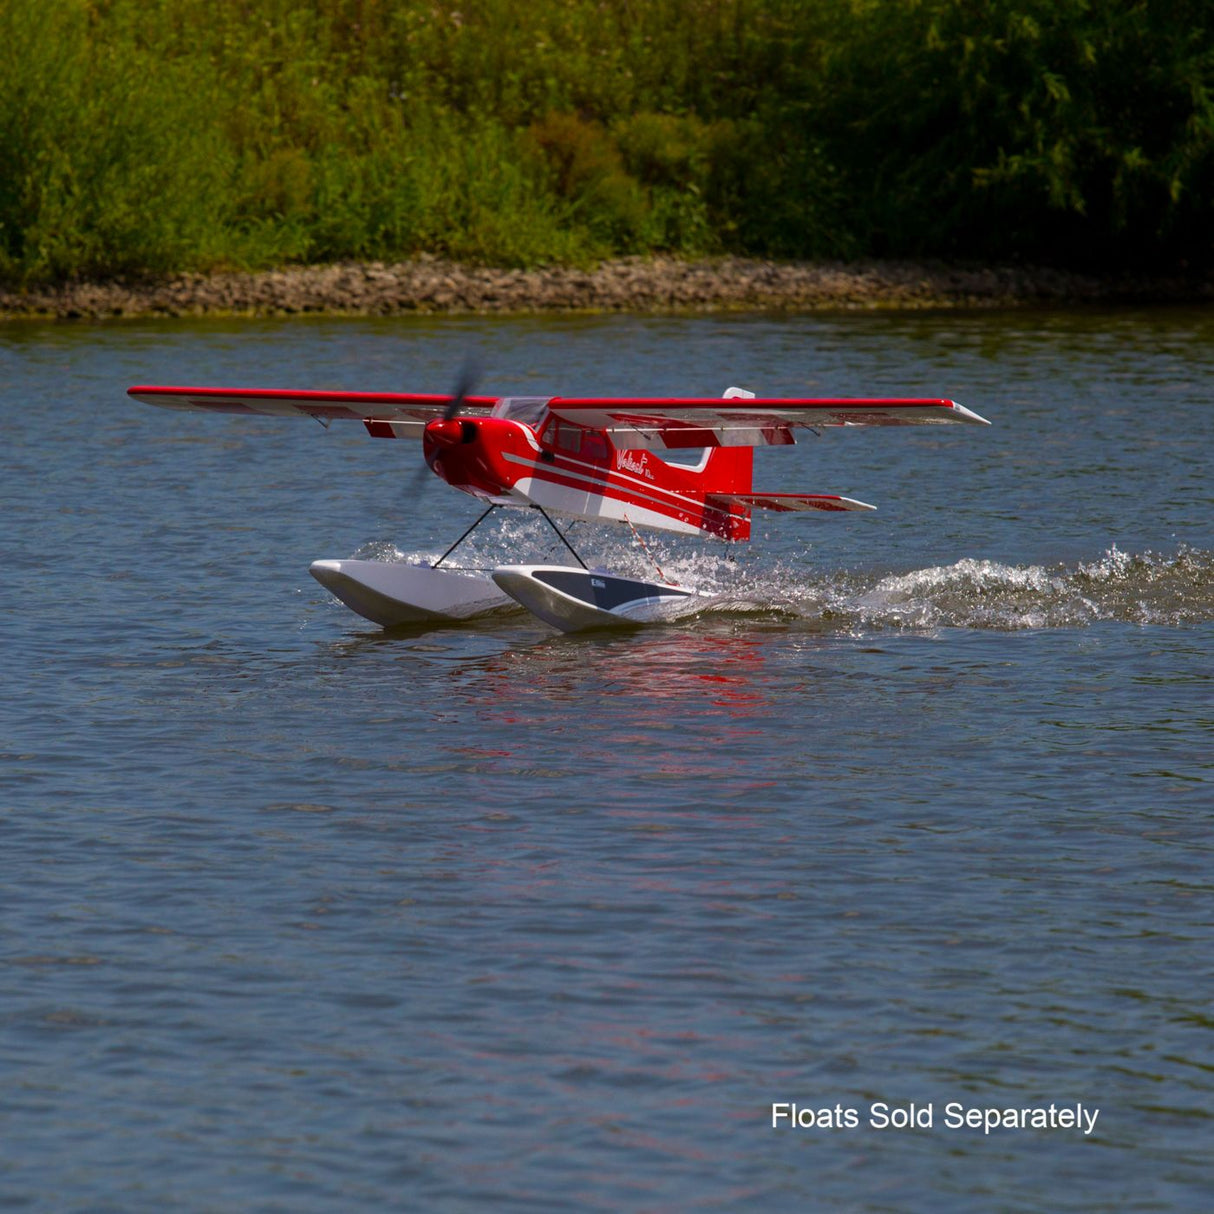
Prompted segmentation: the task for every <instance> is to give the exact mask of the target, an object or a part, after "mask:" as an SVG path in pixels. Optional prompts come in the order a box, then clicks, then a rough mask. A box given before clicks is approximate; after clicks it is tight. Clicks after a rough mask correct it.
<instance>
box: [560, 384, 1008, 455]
mask: <svg viewBox="0 0 1214 1214" xmlns="http://www.w3.org/2000/svg"><path fill="white" fill-rule="evenodd" d="M548 410H549V412H550V413H553V414H555V415H556V416H557V417H559V418H561V419H562V420H565V421H571V422H578V423H579V424H581V425H583V426H589V427H592V428H594V429H604V430H607V431H609V432H610V433H611V436H612V441H613V442H614V443H615V445H616V446H617V447H628V446H638V447H667V448H670V449H678V448H685V447H765V446H786V445H788V444H789V443H793V442H795V441H796V439H795V438H794V437H793V431H794V430H796V429H798V428H802V429H809V430H815V429H817V428H819V427H821V426H922V425H939V424H941V423H949V422H972V423H977V424H979V425H983V426H986V425H989V424H990V423H989V422H988V421H987V420H986V418H984V417H979V416H978V414H977V413H974V412H972V411H971V410H969V409H967V408H966V407H965V406H964V405H959V404H957V402H956V401H952V400H936V399H917V398H900V397H899V398H893V397H875V398H871V399H864V398H827V399H808V398H807V399H779V398H770V399H763V398H759V397H750V398H745V397H736V398H718V397H707V398H699V397H687V398H670V399H662V398H656V397H653V398H645V397H636V398H622V397H621V398H614V399H612V398H610V397H560V396H557V397H553V398H552V399H551V400H549V402H548Z"/></svg>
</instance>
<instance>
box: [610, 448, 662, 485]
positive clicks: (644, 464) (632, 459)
mask: <svg viewBox="0 0 1214 1214" xmlns="http://www.w3.org/2000/svg"><path fill="white" fill-rule="evenodd" d="M615 466H616V467H617V468H622V469H623V470H624V471H625V472H632V473H635V474H636V475H637V476H643V477H644V478H645V479H646V480H649V481H651V480H653V473H652V472H651V471H650V470H649V452H648V451H642V452H640V453H639V454H635V453H634V452H632V451H620V452H618V453H617V455H616V458H615Z"/></svg>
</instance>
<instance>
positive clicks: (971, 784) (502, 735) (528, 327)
mask: <svg viewBox="0 0 1214 1214" xmlns="http://www.w3.org/2000/svg"><path fill="white" fill-rule="evenodd" d="M470 350H471V351H476V352H477V353H478V354H479V357H480V360H481V362H482V363H483V365H484V366H485V368H486V372H485V378H484V381H483V383H482V388H483V390H485V391H490V392H502V393H511V392H513V393H531V392H563V393H567V394H578V393H594V394H606V395H610V394H624V393H632V392H638V391H643V392H645V393H650V394H667V393H668V394H683V393H693V394H705V395H710V394H717V393H719V392H720V391H722V390H723V389H724V388H726V387H728V386H729V385H730V384H739V385H741V386H744V387H748V388H751V389H753V390H755V391H758V392H760V393H762V394H764V395H793V394H796V395H803V394H811V393H813V394H822V395H846V394H873V395H880V394H888V393H907V394H914V395H931V396H936V395H943V396H951V397H953V398H955V399H957V400H960V401H962V402H964V403H965V404H967V405H969V406H970V407H971V408H973V409H975V410H977V411H978V412H979V413H981V414H982V415H984V416H985V417H987V418H989V419H990V420H991V422H992V423H993V425H992V426H991V428H990V429H980V428H978V427H952V428H947V429H935V428H929V429H925V430H915V431H912V430H901V431H899V430H886V431H847V432H841V431H835V432H828V433H826V434H824V435H823V437H822V438H821V439H817V440H815V439H812V438H811V439H810V440H809V442H808V443H801V444H799V445H798V446H797V447H796V448H793V449H783V450H778V449H777V450H769V451H763V452H760V453H759V454H758V456H757V461H756V462H757V471H756V485H757V487H759V488H761V489H767V490H772V491H775V490H795V489H801V490H808V491H815V492H830V493H843V494H847V495H850V496H855V497H859V498H861V499H863V500H865V501H870V502H873V503H875V504H876V505H877V506H878V507H879V511H878V513H876V514H870V515H844V516H823V517H820V518H819V517H812V516H783V517H779V516H769V517H765V518H762V519H760V520H759V523H758V526H757V528H756V538H755V541H754V542H753V543H752V544H751V545H749V546H747V547H745V548H743V549H740V550H734V551H730V550H727V549H725V548H723V547H721V546H707V545H700V544H695V543H691V542H688V541H683V540H674V541H672V540H670V539H665V538H662V537H657V538H655V539H651V540H650V541H649V542H650V553H649V554H647V553H646V552H644V551H643V550H641V549H640V548H638V547H637V546H636V545H635V543H634V542H633V541H632V540H631V537H630V536H629V535H628V534H627V532H618V531H605V530H604V531H598V530H595V529H594V528H590V527H585V526H581V527H577V528H575V529H574V532H573V538H574V539H575V541H577V542H578V543H579V545H580V546H581V547H582V548H583V549H584V550H585V554H586V555H587V557H588V558H591V557H592V558H594V559H596V560H600V561H602V562H604V563H607V564H610V565H612V566H614V567H615V568H617V569H618V570H620V571H621V572H629V571H636V572H640V573H645V572H647V571H650V570H651V569H652V562H653V561H654V560H656V561H657V562H659V563H660V564H661V566H662V568H663V569H664V570H665V571H666V572H667V573H668V574H671V575H674V576H677V577H678V578H680V580H684V581H691V582H694V583H695V584H697V585H699V586H702V587H704V588H706V589H710V590H712V591H714V592H715V594H716V596H717V597H716V598H715V600H714V601H713V603H712V605H711V606H710V608H709V609H708V610H706V611H702V612H700V613H699V614H697V615H695V616H692V617H689V618H685V619H682V620H678V621H675V622H673V623H671V624H670V625H668V626H664V627H655V628H650V629H647V630H643V631H639V632H633V633H621V634H611V633H605V634H599V635H597V636H581V637H565V636H559V635H557V634H555V633H553V632H551V631H550V630H548V629H547V628H545V626H543V625H542V624H540V623H538V622H536V621H534V620H533V619H531V618H530V617H528V616H526V615H524V614H522V613H521V612H520V613H515V614H510V615H506V616H504V617H503V618H500V619H496V620H494V621H492V622H489V623H481V624H479V625H473V626H462V627H453V628H441V629H414V630H405V631H399V632H382V631H380V630H379V629H377V628H376V627H375V626H373V625H371V624H369V623H367V622H365V621H363V620H361V619H359V618H358V617H356V616H354V615H351V614H350V613H349V612H347V611H346V610H345V609H344V608H342V607H341V606H340V605H339V604H338V603H336V602H335V601H334V600H333V599H331V598H329V597H328V596H327V595H326V594H325V592H324V591H323V590H322V589H321V588H320V587H319V586H318V585H317V584H316V583H315V582H313V581H312V579H311V578H310V577H309V576H308V573H307V566H308V563H309V562H310V561H311V560H313V559H316V558H320V557H343V556H349V555H353V554H356V553H357V554H359V555H363V556H368V555H373V556H380V557H389V558H391V557H393V556H396V557H399V558H402V559H416V558H418V557H422V556H430V557H433V556H435V555H437V554H438V553H439V552H441V551H442V550H443V548H445V547H446V546H447V544H448V543H449V542H450V541H451V540H453V539H454V538H455V537H456V536H457V535H458V534H459V532H460V531H462V530H463V528H464V527H465V526H467V525H468V524H469V523H470V522H471V521H472V519H473V518H475V516H476V513H477V507H476V504H475V503H474V502H472V501H471V499H467V498H464V497H462V496H460V495H458V494H456V493H454V492H453V491H451V490H449V489H447V488H446V487H444V486H443V485H441V484H439V483H438V482H437V481H436V480H434V479H433V478H418V477H417V476H416V475H415V469H416V467H417V463H418V460H419V454H418V451H417V449H416V447H414V446H413V445H412V444H409V443H403V442H383V441H379V440H372V439H370V438H368V437H367V436H366V434H365V432H364V431H363V430H362V428H361V427H358V426H343V425H342V424H340V423H339V424H335V425H334V426H332V427H331V428H330V429H329V430H328V431H325V430H323V429H322V428H321V427H319V426H317V425H316V424H314V423H312V422H310V421H306V420H303V419H301V420H299V421H278V420H273V419H259V420H240V419H235V418H225V417H201V416H200V417H193V416H189V415H185V414H177V413H170V412H167V411H163V410H155V409H151V408H147V407H145V406H140V405H136V404H133V403H131V402H129V401H128V400H127V399H126V397H125V396H124V390H125V388H126V387H127V386H128V385H129V384H132V383H158V382H159V383H226V384H232V385H244V386H252V385H265V386H284V387H346V388H365V389H383V390H391V389H409V390H420V391H444V390H446V388H447V387H448V385H449V384H450V383H451V382H452V381H453V379H454V377H455V374H456V371H457V369H458V367H459V365H460V363H461V361H462V360H463V359H464V357H465V356H466V355H467V354H468V352H469V351H470ZM1212 372H1214V315H1212V314H1210V313H1208V312H1190V311H1175V312H1172V311H1159V312H1150V313H1145V312H1144V313H1133V312H1115V313H1103V312H1080V313H1072V314H1063V313H1009V314H1002V315H1000V314H988V315H979V316H970V315H963V314H947V313H943V314H916V315H888V316H885V315H845V316H817V317H803V318H797V317H791V318H789V317H782V318H770V317H727V318H686V319H679V318H673V319H629V318H599V319H595V318H591V319H565V320H493V321H481V320H448V321H423V320H417V321H409V320H399V321H383V322H379V321H375V322H372V321H358V320H341V321H282V322H277V321H232V322H206V323H203V322H198V323H184V322H172V323H168V322H166V323H161V324H145V323H135V322H131V323H125V324H110V325H100V326H88V325H61V326H43V325H32V324H31V325H19V324H10V325H7V326H5V327H0V418H2V420H3V427H4V428H3V440H2V443H3V446H2V452H3V454H2V455H0V518H2V519H3V523H2V524H0V526H2V528H3V530H2V540H0V553H2V555H3V560H4V576H3V579H2V580H0V607H2V611H0V643H2V645H3V687H4V691H5V695H4V697H3V701H2V706H0V714H2V717H0V721H2V732H0V807H2V817H0V888H2V893H3V916H2V918H0V925H2V930H3V934H2V935H0V1204H2V1205H4V1206H5V1207H6V1208H15V1209H32V1210H55V1211H59V1210H77V1209H79V1210H84V1209H87V1210H90V1211H100V1210H106V1211H110V1210H113V1211H132V1210H149V1211H150V1210H156V1211H160V1210H166V1209H189V1210H291V1211H313V1210H316V1211H319V1210H384V1209H453V1210H454V1209H493V1210H496V1209H511V1208H513V1209H521V1210H539V1209H598V1210H624V1209H630V1210H631V1209H635V1210H690V1209H722V1210H734V1209H739V1210H741V1209H746V1210H752V1209H753V1210H759V1209H762V1210H770V1209H786V1208H800V1209H815V1208H816V1209H838V1210H866V1211H867V1210H873V1211H885V1210H906V1209H922V1210H933V1211H936V1210H958V1211H961V1210H971V1209H1001V1210H1047V1209H1048V1210H1104V1209H1110V1208H1116V1209H1125V1210H1184V1211H1189V1210H1193V1211H1197V1210H1205V1209H1208V1208H1209V1195H1210V1193H1211V1192H1212V1191H1214V1167H1212V1165H1211V1162H1210V1149H1209V1148H1210V1142H1211V1125H1212V1124H1214V1121H1212V1120H1211V1118H1212V1117H1214V1105H1212V1101H1211V1094H1212V1088H1214V1083H1212V1082H1211V1070H1210V1059H1211V1044H1212V1040H1211V1039H1212V1032H1211V1030H1212V1027H1214V1019H1212V1017H1211V1010H1210V995H1211V990H1212V975H1211V963H1210V957H1211V956H1212V955H1214V941H1212V933H1211V930H1210V929H1211V905H1210V894H1211V872H1210V866H1211V860H1212V853H1211V838H1212V836H1211V817H1212V812H1211V811H1212V807H1214V797H1212V796H1211V720H1212V718H1214V697H1212V696H1211V684H1210V676H1211V648H1212V646H1211V642H1212V641H1214V509H1212V505H1211V471H1210V452H1211V450H1212V449H1214V420H1212V419H1214V406H1212V405H1211V403H1210V397H1211V384H1212V382H1214V378H1212ZM527 557H536V558H544V559H559V550H558V549H555V548H554V547H553V545H552V540H551V537H550V535H548V534H545V531H544V529H543V527H542V526H539V525H537V524H536V523H535V522H534V521H532V520H530V519H529V518H526V517H523V516H521V515H512V516H511V517H510V518H508V519H506V520H505V521H504V522H502V523H500V524H494V525H493V526H489V525H487V526H486V528H485V529H483V530H482V531H480V532H478V533H477V535H476V537H475V538H474V540H473V542H471V543H470V544H469V545H468V546H467V547H465V548H464V549H462V550H461V553H460V559H461V560H462V562H463V563H464V564H467V565H478V564H493V563H496V562H500V561H504V560H518V559H524V558H527ZM773 1103H780V1104H793V1103H795V1104H796V1105H797V1106H798V1108H799V1109H800V1110H802V1111H804V1110H811V1111H813V1114H814V1117H813V1119H814V1120H815V1121H819V1120H823V1119H825V1120H828V1121H830V1122H832V1123H834V1122H837V1121H842V1122H843V1123H844V1125H843V1127H842V1128H828V1127H823V1126H821V1125H814V1126H812V1127H809V1126H806V1127H805V1128H790V1127H789V1125H788V1119H787V1118H784V1119H782V1120H781V1123H780V1126H779V1127H778V1128H773V1127H772V1106H773ZM885 1104H887V1105H889V1106H891V1107H896V1108H897V1109H899V1110H905V1111H906V1112H905V1116H908V1117H911V1118H912V1119H913V1120H914V1121H916V1122H917V1123H918V1124H917V1126H915V1127H913V1128H912V1127H908V1128H894V1127H889V1128H881V1127H880V1126H879V1125H878V1126H874V1125H873V1124H871V1119H874V1117H873V1106H874V1105H876V1106H878V1110H877V1116H876V1117H875V1119H876V1120H878V1121H879V1120H880V1108H879V1106H881V1105H885ZM912 1104H913V1105H914V1106H915V1108H914V1112H913V1113H911V1111H910V1106H911V1105H912ZM1051 1104H1053V1105H1054V1106H1056V1109H1066V1110H1072V1109H1075V1108H1076V1107H1077V1106H1082V1108H1083V1109H1084V1110H1085V1111H1086V1114H1087V1116H1089V1117H1090V1115H1091V1112H1092V1111H1093V1110H1099V1112H1098V1116H1097V1119H1096V1122H1095V1124H1094V1126H1092V1127H1091V1132H1090V1133H1085V1132H1084V1130H1083V1129H1082V1128H1071V1127H1067V1126H1058V1125H1056V1126H1055V1127H1054V1128H1036V1129H1035V1128H1031V1127H1030V1128H1014V1127H1011V1126H1006V1125H1000V1126H999V1127H998V1128H993V1129H992V1130H991V1132H989V1133H986V1132H984V1129H983V1128H981V1127H966V1126H960V1127H955V1126H953V1125H952V1124H950V1119H949V1116H948V1114H947V1112H946V1110H947V1108H948V1106H950V1105H955V1106H958V1107H959V1108H960V1109H962V1110H963V1111H966V1110H971V1109H972V1110H979V1111H980V1112H979V1116H980V1117H982V1116H985V1113H984V1112H981V1111H984V1110H987V1109H995V1110H1004V1109H1013V1110H1021V1109H1030V1110H1048V1108H1049V1106H1050V1105H1051ZM849 1110H854V1111H855V1119H856V1120H857V1122H858V1124H857V1125H856V1126H855V1127H854V1128H850V1127H849V1126H848V1125H847V1124H846V1122H847V1120H848V1111H849ZM801 1115H802V1117H803V1116H804V1113H803V1112H802V1114H801ZM900 1115H901V1114H900ZM929 1115H930V1118H931V1124H930V1125H928V1124H927V1123H926V1118H927V1117H928V1116H929ZM1043 1115H1044V1114H1043ZM1018 1116H1019V1114H1013V1115H1012V1117H1013V1120H1014V1119H1015V1118H1016V1117H1018ZM1055 1119H1056V1120H1057V1114H1055Z"/></svg>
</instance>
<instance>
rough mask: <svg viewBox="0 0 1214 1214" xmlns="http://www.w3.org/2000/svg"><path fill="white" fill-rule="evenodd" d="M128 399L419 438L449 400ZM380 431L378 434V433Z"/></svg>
mask: <svg viewBox="0 0 1214 1214" xmlns="http://www.w3.org/2000/svg"><path fill="white" fill-rule="evenodd" d="M127 395H128V396H130V397H132V398H134V399H135V400H138V401H142V402H143V403H144V404H148V405H160V406H162V407H163V408H166V409H199V410H202V411H204V412H208V413H239V414H244V415H246V416H248V415H258V414H260V415H264V416H268V417H301V416H303V417H315V418H317V419H318V420H320V421H322V422H324V423H325V424H326V425H327V424H328V423H329V422H331V421H334V420H350V421H360V422H364V423H365V424H366V426H367V429H368V430H370V431H371V433H372V434H377V433H380V434H384V435H392V436H395V435H397V434H399V435H402V436H405V435H408V436H410V437H418V438H420V437H421V432H422V429H423V428H424V427H425V424H426V423H427V422H428V421H432V420H433V419H434V418H436V417H442V415H443V411H444V410H445V409H446V408H447V406H448V404H450V402H451V397H450V396H441V395H431V394H426V393H414V392H293V391H288V390H284V389H280V388H166V387H151V386H144V385H140V386H136V387H134V388H128V389H127ZM497 400H498V398H497V397H496V396H467V397H465V398H464V402H463V412H465V413H467V414H469V415H470V416H474V417H475V416H478V415H480V416H484V415H487V414H488V412H489V410H490V409H492V408H493V406H494V405H495V404H496V403H497ZM377 428H378V429H377Z"/></svg>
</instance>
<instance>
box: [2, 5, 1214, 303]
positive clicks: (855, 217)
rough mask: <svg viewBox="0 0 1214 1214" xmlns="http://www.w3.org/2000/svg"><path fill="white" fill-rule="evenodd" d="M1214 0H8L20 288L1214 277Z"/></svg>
mask: <svg viewBox="0 0 1214 1214" xmlns="http://www.w3.org/2000/svg"><path fill="white" fill-rule="evenodd" d="M1212 220H1214V2H1211V0H1200V2H1199V0H1188V2H1186V0H1170V2H1165V0H1146V2H1139V3H1136V4H1130V5H1099V4H1095V3H1090V2H1089V0H983V2H982V3H973V2H972V0H816V2H815V3H808V2H807V0H648V2H647V3H637V2H635V0H530V3H529V4H527V5H526V6H520V5H518V4H517V3H514V2H513V0H466V2H465V3H458V2H456V0H428V2H425V3H423V2H421V0H4V2H3V3H0V280H2V281H4V282H6V283H8V284H9V285H10V286H13V285H23V284H36V283H54V282H62V281H65V280H69V279H73V278H94V279H98V278H100V279H104V278H112V277H115V276H143V275H149V274H150V275H163V274H170V273H173V272H178V271H212V270H216V269H220V270H222V269H257V268H264V267H268V266H277V265H286V264H293V263H294V264H310V263H323V262H334V261H348V260H364V261H367V260H379V261H395V260H400V259H405V258H409V257H412V256H415V255H417V254H418V253H422V252H425V253H431V254H436V255H439V256H442V257H447V258H451V259H454V260H456V261H460V262H464V263H471V264H484V265H497V266H535V265H540V264H563V265H586V264H590V263H591V262H594V261H596V260H598V259H600V258H605V257H618V256H621V255H625V256H626V255H631V254H653V253H666V254H675V255H679V256H682V257H703V256H714V255H720V254H726V253H733V254H741V255H747V256H752V257H775V258H831V257H862V256H878V257H923V256H929V257H943V258H951V259H956V258H970V259H975V258H976V259H985V260H992V261H1008V260H1016V259H1022V260H1026V261H1031V262H1036V263H1047V264H1059V265H1070V266H1075V267H1078V268H1082V269H1085V270H1093V269H1099V270H1104V269H1114V270H1118V271H1130V270H1134V269H1137V268H1141V267H1144V266H1151V267H1158V266H1161V265H1162V266H1166V267H1168V268H1172V267H1176V266H1179V265H1182V263H1187V264H1188V265H1190V266H1193V267H1196V268H1199V269H1208V268H1209V267H1210V265H1211V263H1214V222H1212Z"/></svg>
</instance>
